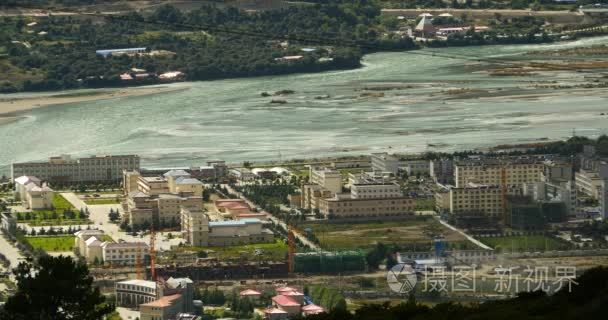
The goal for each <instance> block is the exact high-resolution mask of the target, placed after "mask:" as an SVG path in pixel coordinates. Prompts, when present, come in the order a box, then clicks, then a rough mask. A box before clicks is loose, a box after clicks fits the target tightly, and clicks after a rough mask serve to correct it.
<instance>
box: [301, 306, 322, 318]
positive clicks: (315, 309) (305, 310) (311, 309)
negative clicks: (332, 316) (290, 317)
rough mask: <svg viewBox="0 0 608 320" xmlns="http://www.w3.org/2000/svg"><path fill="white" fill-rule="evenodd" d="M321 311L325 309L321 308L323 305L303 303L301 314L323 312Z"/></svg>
mask: <svg viewBox="0 0 608 320" xmlns="http://www.w3.org/2000/svg"><path fill="white" fill-rule="evenodd" d="M323 312H325V309H323V307H321V306H318V305H316V304H308V305H305V306H303V307H302V315H304V316H308V315H311V314H318V313H323Z"/></svg>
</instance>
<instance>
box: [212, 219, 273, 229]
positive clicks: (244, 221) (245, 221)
mask: <svg viewBox="0 0 608 320" xmlns="http://www.w3.org/2000/svg"><path fill="white" fill-rule="evenodd" d="M254 223H262V221H261V220H260V219H256V218H245V219H241V220H228V221H210V222H209V226H210V227H238V226H245V225H247V224H254Z"/></svg>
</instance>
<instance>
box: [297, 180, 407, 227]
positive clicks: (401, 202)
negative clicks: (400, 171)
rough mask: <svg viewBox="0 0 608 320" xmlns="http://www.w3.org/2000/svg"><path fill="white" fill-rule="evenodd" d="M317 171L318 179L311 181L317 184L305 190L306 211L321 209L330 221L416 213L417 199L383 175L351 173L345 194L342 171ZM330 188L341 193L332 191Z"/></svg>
mask: <svg viewBox="0 0 608 320" xmlns="http://www.w3.org/2000/svg"><path fill="white" fill-rule="evenodd" d="M314 172H315V173H316V175H317V178H315V179H311V182H313V181H315V182H316V183H314V184H307V185H304V186H303V187H302V196H301V200H302V203H301V205H302V207H303V208H305V209H310V210H318V212H319V213H320V214H322V215H324V216H326V217H330V218H370V217H388V216H400V215H410V214H413V213H414V209H415V204H414V199H412V198H409V197H404V196H403V193H402V192H401V188H400V186H399V185H398V184H396V183H394V182H391V181H390V180H386V179H385V177H384V176H383V175H381V174H380V175H377V174H376V173H375V172H365V173H360V174H350V175H349V179H348V180H349V182H348V186H349V187H350V191H349V192H342V177H341V175H340V173H339V172H336V171H333V172H332V171H330V170H328V169H323V170H318V169H315V170H314ZM336 173H337V175H336ZM311 174H312V172H311ZM338 182H339V183H340V185H339V187H338V185H337V184H338ZM327 185H329V186H330V187H331V188H333V191H336V190H337V191H338V192H333V191H332V190H330V189H329V188H327V187H326V186H327Z"/></svg>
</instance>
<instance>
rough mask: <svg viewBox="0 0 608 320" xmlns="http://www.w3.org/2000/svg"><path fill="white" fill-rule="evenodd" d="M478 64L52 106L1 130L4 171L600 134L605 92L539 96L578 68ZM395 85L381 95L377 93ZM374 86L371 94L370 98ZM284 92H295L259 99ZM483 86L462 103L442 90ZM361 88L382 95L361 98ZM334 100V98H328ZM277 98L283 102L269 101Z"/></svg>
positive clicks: (276, 80)
mask: <svg viewBox="0 0 608 320" xmlns="http://www.w3.org/2000/svg"><path fill="white" fill-rule="evenodd" d="M605 43H608V37H598V38H589V39H583V40H579V41H574V42H569V43H559V44H549V45H509V46H485V47H467V48H448V49H436V50H437V51H439V52H441V53H442V54H449V55H454V56H456V55H466V56H468V57H500V58H503V59H514V60H517V59H522V58H523V57H522V56H521V54H522V53H524V52H527V51H530V50H543V49H558V48H566V47H578V46H588V45H591V44H605ZM484 65H485V64H484V63H478V62H475V61H467V60H459V59H449V58H446V57H441V56H430V55H420V54H412V53H403V52H401V53H376V54H370V55H367V56H366V57H365V59H364V67H363V68H360V69H356V70H348V71H335V72H326V73H316V74H296V75H288V76H272V77H259V78H245V79H231V80H221V81H202V82H192V83H177V84H172V85H171V86H185V87H188V89H187V90H183V91H177V92H171V93H164V94H157V95H151V96H137V97H124V98H116V99H110V100H100V101H93V102H83V103H73V104H68V105H55V106H50V107H45V108H40V109H35V110H31V111H28V112H27V113H24V118H23V119H21V120H19V121H16V122H12V123H8V124H5V125H1V126H0V170H1V171H2V172H3V173H5V172H8V171H9V168H10V163H12V162H20V161H31V160H41V159H45V158H47V157H48V156H53V155H59V154H72V155H75V156H81V155H92V154H131V153H134V154H139V155H141V157H142V164H143V165H144V166H148V167H158V166H189V165H202V164H203V163H204V161H205V160H211V159H224V160H228V161H230V162H241V161H244V160H279V159H280V158H282V159H288V158H312V157H317V156H329V155H338V156H339V155H351V154H368V153H370V152H377V151H390V152H421V151H426V150H442V151H452V150H462V149H471V148H475V147H485V146H490V145H496V144H503V143H518V142H529V141H536V140H538V139H564V138H567V137H568V136H571V135H572V132H573V130H576V134H578V135H586V136H591V137H595V136H598V135H600V134H602V133H607V131H606V128H607V126H608V121H606V120H608V116H606V117H603V116H600V114H601V113H603V112H605V113H608V92H607V91H608V90H605V89H596V90H592V91H590V90H587V91H580V90H553V89H542V90H538V89H534V88H532V87H531V84H532V83H533V82H548V81H556V82H558V83H564V84H572V83H583V82H584V81H585V79H584V77H585V76H586V75H587V74H585V73H579V72H570V71H557V72H547V73H540V74H535V75H533V76H523V77H522V76H519V77H517V76H508V77H505V76H501V77H497V76H490V75H488V74H487V73H484V72H480V70H482V69H483V68H484ZM386 86H392V87H393V90H388V88H379V87H386ZM369 87H375V89H376V90H373V91H365V90H364V89H365V88H369ZM281 89H290V90H294V91H295V93H294V94H292V95H287V96H283V97H262V96H261V94H260V93H261V92H264V91H268V92H274V91H277V90H281ZM454 89H467V90H469V89H473V90H483V91H480V92H484V93H483V94H479V95H475V94H473V95H471V96H466V97H462V96H459V95H453V94H450V93H449V92H448V90H454ZM364 92H371V93H374V94H378V93H380V92H382V93H384V96H381V97H378V96H365V95H364V96H362V93H364ZM327 96H329V97H327ZM272 99H281V100H285V101H286V103H285V104H276V103H270V101H271V100H272Z"/></svg>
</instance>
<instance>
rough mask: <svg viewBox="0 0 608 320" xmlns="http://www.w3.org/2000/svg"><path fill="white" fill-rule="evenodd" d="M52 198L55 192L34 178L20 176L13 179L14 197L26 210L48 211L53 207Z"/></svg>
mask: <svg viewBox="0 0 608 320" xmlns="http://www.w3.org/2000/svg"><path fill="white" fill-rule="evenodd" d="M54 196H55V191H53V189H51V188H49V187H48V186H47V185H46V183H41V182H40V179H38V178H36V177H32V176H21V177H19V178H17V179H15V197H16V198H17V199H19V200H21V203H22V205H23V207H24V208H26V209H31V210H40V209H50V208H52V207H53V197H54Z"/></svg>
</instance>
